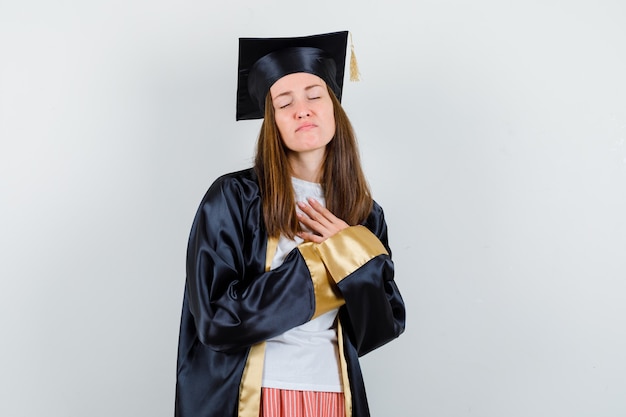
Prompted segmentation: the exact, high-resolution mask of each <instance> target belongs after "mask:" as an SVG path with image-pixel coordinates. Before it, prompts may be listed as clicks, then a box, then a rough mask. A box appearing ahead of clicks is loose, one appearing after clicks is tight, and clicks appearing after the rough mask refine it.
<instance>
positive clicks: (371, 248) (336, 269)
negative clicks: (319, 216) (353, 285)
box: [318, 226, 388, 282]
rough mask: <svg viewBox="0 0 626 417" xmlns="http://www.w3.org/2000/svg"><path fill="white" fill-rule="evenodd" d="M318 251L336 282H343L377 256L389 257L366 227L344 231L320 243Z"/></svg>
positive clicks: (355, 227)
mask: <svg viewBox="0 0 626 417" xmlns="http://www.w3.org/2000/svg"><path fill="white" fill-rule="evenodd" d="M318 250H319V252H320V255H321V257H322V261H323V262H324V264H325V265H326V268H327V269H328V271H329V272H330V275H331V276H332V277H333V279H334V280H335V282H339V281H341V280H342V279H344V278H345V277H347V276H348V275H350V274H351V273H353V272H354V271H356V270H357V269H358V268H360V267H361V266H363V265H365V264H366V263H367V262H369V261H370V260H371V259H373V258H375V257H376V256H378V255H383V254H385V255H388V253H387V250H386V249H385V247H384V246H383V244H382V243H381V242H380V240H378V238H377V237H376V235H374V234H373V233H372V232H370V231H369V229H368V228H367V227H365V226H352V227H348V228H347V229H344V230H342V231H341V232H339V233H337V234H336V235H334V236H333V237H331V238H328V239H326V240H325V241H324V242H323V243H320V244H319V246H318ZM338 254H341V255H343V256H337V255H338Z"/></svg>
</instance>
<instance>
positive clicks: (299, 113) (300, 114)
mask: <svg viewBox="0 0 626 417" xmlns="http://www.w3.org/2000/svg"><path fill="white" fill-rule="evenodd" d="M310 115H311V110H310V109H309V108H308V106H307V105H306V103H301V104H300V105H299V106H298V107H297V108H296V117H297V118H298V119H304V118H305V117H309V116H310Z"/></svg>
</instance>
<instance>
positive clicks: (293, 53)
mask: <svg viewBox="0 0 626 417" xmlns="http://www.w3.org/2000/svg"><path fill="white" fill-rule="evenodd" d="M347 44H348V32H347V31H346V32H334V33H325V34H322V35H314V36H304V37H298V38H239V78H238V81H237V120H249V119H262V118H263V116H264V111H265V108H264V107H265V97H266V95H267V92H268V91H269V89H270V87H271V86H272V85H273V84H274V83H275V82H276V81H278V80H279V79H280V78H282V77H284V76H285V75H288V74H293V73H296V72H307V73H310V74H315V75H317V76H318V77H320V78H321V79H323V80H324V81H325V82H326V84H328V86H329V87H330V88H331V89H332V90H333V92H334V93H335V95H336V96H337V99H339V100H340V101H341V92H342V89H343V75H344V68H345V63H346V49H347Z"/></svg>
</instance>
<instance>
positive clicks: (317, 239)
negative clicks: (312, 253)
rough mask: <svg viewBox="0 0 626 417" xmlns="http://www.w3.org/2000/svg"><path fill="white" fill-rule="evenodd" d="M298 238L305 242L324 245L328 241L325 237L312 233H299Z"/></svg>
mask: <svg viewBox="0 0 626 417" xmlns="http://www.w3.org/2000/svg"><path fill="white" fill-rule="evenodd" d="M298 236H300V238H302V240H304V241H305V242H313V243H322V242H324V241H325V240H326V238H325V237H323V236H319V235H316V234H314V233H310V232H299V233H298Z"/></svg>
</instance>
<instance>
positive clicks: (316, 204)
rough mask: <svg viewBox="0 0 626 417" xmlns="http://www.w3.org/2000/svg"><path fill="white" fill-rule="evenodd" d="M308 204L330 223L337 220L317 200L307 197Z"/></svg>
mask: <svg viewBox="0 0 626 417" xmlns="http://www.w3.org/2000/svg"><path fill="white" fill-rule="evenodd" d="M308 203H309V206H310V207H311V208H312V209H314V210H315V211H316V212H317V213H318V214H320V215H322V217H323V218H324V219H326V220H328V221H330V222H331V223H335V222H337V221H338V220H339V219H338V218H337V217H336V216H335V215H334V214H333V213H332V212H331V211H330V210H328V209H327V208H326V207H324V206H323V205H322V204H321V203H320V202H319V201H317V200H316V199H314V198H309V199H308Z"/></svg>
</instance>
